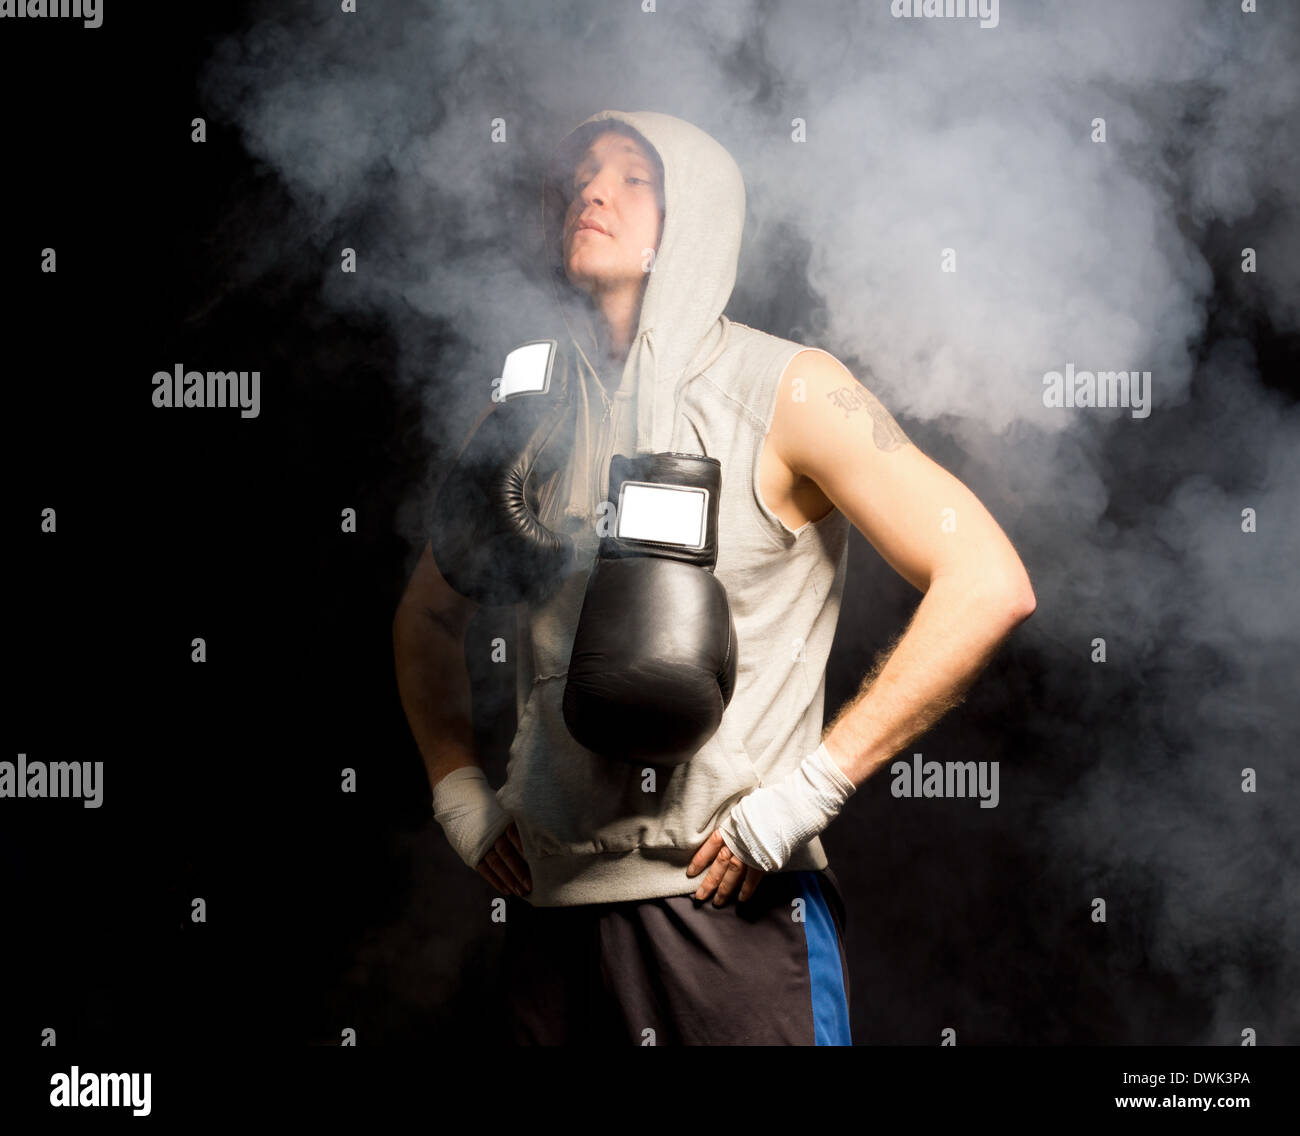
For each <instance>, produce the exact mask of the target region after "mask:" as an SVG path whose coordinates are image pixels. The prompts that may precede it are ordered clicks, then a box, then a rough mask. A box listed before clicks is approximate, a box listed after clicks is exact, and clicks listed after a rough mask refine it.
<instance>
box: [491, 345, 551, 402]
mask: <svg viewBox="0 0 1300 1136" xmlns="http://www.w3.org/2000/svg"><path fill="white" fill-rule="evenodd" d="M554 349H555V341H554V340H552V339H544V340H542V341H541V342H540V343H525V344H524V345H523V346H522V347H516V348H515V349H514V350H513V351H511V352H510V354H509V355H507V356H506V365H505V366H504V367H503V368H502V369H501V383H500V385H499V386H498V387H497V398H498V400H501V401H504V400H505V399H507V398H509V397H510V396H511V395H512V394H520V393H522V392H524V391H532V392H536V391H540V390H545V389H546V378H547V376H548V375H549V374H550V373H551V352H552V351H553V350H554Z"/></svg>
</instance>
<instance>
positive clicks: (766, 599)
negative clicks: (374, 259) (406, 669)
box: [497, 110, 849, 907]
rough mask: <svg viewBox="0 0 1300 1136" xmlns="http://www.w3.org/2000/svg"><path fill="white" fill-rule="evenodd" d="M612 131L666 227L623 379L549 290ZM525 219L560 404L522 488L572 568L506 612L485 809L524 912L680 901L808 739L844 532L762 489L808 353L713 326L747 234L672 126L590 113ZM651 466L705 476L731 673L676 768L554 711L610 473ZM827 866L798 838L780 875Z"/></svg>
mask: <svg viewBox="0 0 1300 1136" xmlns="http://www.w3.org/2000/svg"><path fill="white" fill-rule="evenodd" d="M609 121H618V122H622V123H625V124H627V125H629V126H631V127H633V128H634V129H635V130H636V131H638V132H639V134H640V135H641V136H642V138H643V139H644V140H645V143H647V144H648V148H649V149H652V150H653V152H655V153H657V155H658V157H659V160H660V161H661V162H662V165H663V177H664V209H665V217H664V226H663V233H662V236H661V238H660V243H659V249H658V253H657V255H656V257H655V259H654V262H653V270H652V271H651V272H650V273H649V274H648V275H649V279H648V281H647V283H646V287H645V293H644V297H643V301H642V305H641V313H640V319H639V323H638V326H637V332H636V336H635V339H634V340H633V342H632V344H631V347H630V349H629V351H628V355H627V359H626V362H625V363H624V364H623V366H622V372H621V374H609V373H607V374H605V375H604V376H601V375H600V374H599V371H598V366H597V365H595V364H597V348H596V337H595V332H594V323H593V316H592V313H591V309H590V308H589V306H588V305H587V303H586V297H584V296H581V294H580V293H578V292H577V290H576V289H574V288H572V286H570V285H569V284H568V282H567V281H566V280H565V278H564V275H563V267H562V263H561V251H560V242H561V240H562V236H563V233H562V225H563V213H564V208H565V206H566V205H567V202H568V195H569V192H570V190H569V184H570V179H571V177H572V170H573V164H574V162H575V160H576V158H577V157H578V156H579V155H580V154H581V153H582V152H583V151H585V149H586V147H587V146H588V145H589V144H590V142H591V140H592V139H593V138H594V137H595V135H596V134H598V133H599V132H600V130H601V129H602V128H604V127H602V124H606V123H608V122H609ZM542 212H543V241H544V244H545V247H546V249H547V256H548V258H549V266H548V267H549V269H550V272H551V279H552V282H553V283H554V285H555V293H556V297H555V298H556V307H557V312H556V315H555V332H554V333H553V335H552V337H553V338H555V339H556V340H557V341H558V350H557V356H556V361H555V364H554V366H555V369H556V373H557V374H558V375H559V377H560V381H561V382H563V383H564V384H566V385H567V386H568V387H569V388H570V390H571V391H572V392H573V395H574V398H573V400H572V401H573V406H574V413H573V415H572V421H571V422H569V423H568V428H567V430H565V431H560V432H559V433H558V435H557V436H556V437H557V440H556V441H555V442H554V443H551V442H548V448H547V451H545V452H544V453H543V454H542V456H541V459H540V460H539V462H538V468H537V470H536V471H535V474H534V476H533V478H532V479H531V480H532V481H533V482H534V484H533V485H532V486H531V487H530V489H531V492H532V493H533V496H534V500H535V502H536V504H537V506H538V511H539V515H540V519H541V520H542V521H543V523H546V524H548V525H549V526H550V527H551V528H553V529H557V530H559V529H563V530H565V531H568V532H570V533H571V534H573V536H574V538H575V542H576V544H577V545H578V548H579V556H578V558H577V562H576V567H575V568H574V570H573V571H572V573H571V574H570V575H568V576H567V577H566V579H565V580H564V582H563V584H562V586H561V587H560V589H559V590H558V592H557V593H556V594H555V595H554V596H552V598H550V599H549V600H547V601H546V602H545V603H542V604H538V605H531V606H530V605H523V604H521V605H518V606H517V608H516V617H517V619H516V622H517V630H518V636H517V640H516V644H517V645H516V665H517V712H518V728H517V731H516V733H515V736H514V740H513V742H512V743H511V746H510V754H509V761H508V764H507V771H506V782H505V784H504V785H503V786H502V788H501V789H500V790H499V791H498V794H497V796H498V799H499V801H500V802H501V805H502V807H503V808H504V809H505V810H506V811H507V812H508V813H510V814H511V816H512V817H513V818H514V820H515V822H516V824H517V826H518V828H519V833H520V836H521V839H522V842H523V847H524V857H525V859H526V860H527V861H528V864H529V867H530V869H531V873H532V879H533V890H532V892H531V893H530V895H529V897H528V898H529V900H530V902H531V903H533V904H534V905H535V906H540V907H549V906H569V905H574V904H586V903H612V902H619V901H625V900H639V899H650V898H654V897H658V896H669V895H684V894H688V893H690V892H693V891H694V890H695V889H696V888H697V887H698V886H699V881H700V878H701V877H699V876H696V877H694V878H691V877H688V876H687V875H686V866H687V864H689V863H690V861H691V859H692V857H693V856H694V854H695V852H696V850H697V849H698V848H699V846H700V845H701V844H702V843H703V842H704V841H705V840H706V839H707V838H708V836H709V835H710V834H711V833H712V832H713V831H714V829H716V828H717V826H718V825H719V824H720V823H721V822H722V820H723V819H724V818H725V817H726V815H727V813H728V812H729V811H730V809H731V808H732V806H734V805H735V804H736V802H737V801H738V800H740V798H741V797H743V796H744V795H745V794H747V793H748V792H750V791H751V790H752V789H754V788H756V787H758V786H760V785H764V784H768V783H769V782H772V781H776V780H778V779H780V778H781V777H783V776H785V775H786V774H787V773H790V772H792V771H793V770H794V769H796V768H797V767H798V766H799V764H800V763H801V762H802V760H803V759H804V757H805V756H806V755H807V754H809V753H811V752H812V751H813V750H815V749H816V748H817V746H818V744H819V743H820V741H821V731H822V725H823V711H824V700H825V686H826V660H827V657H828V655H829V654H830V649H831V641H832V639H833V638H834V634H835V625H836V623H837V621H838V618H839V609H840V597H841V594H842V591H843V585H844V577H845V572H846V569H847V556H848V528H849V524H848V521H847V519H846V518H845V517H844V515H843V514H842V513H840V512H839V510H838V509H832V510H831V511H830V512H829V513H828V514H827V515H826V516H824V517H822V518H820V519H819V520H816V521H812V522H809V523H807V524H804V525H802V526H801V527H800V528H798V529H795V530H792V529H791V528H790V527H789V526H788V525H787V524H786V523H785V522H784V521H782V520H781V519H780V518H779V517H777V516H776V515H775V514H774V513H773V512H772V511H771V510H770V509H769V508H768V507H767V504H766V503H765V502H764V501H763V498H762V496H761V494H760V492H759V484H758V470H759V456H760V454H761V452H762V448H763V444H764V441H765V438H766V435H767V433H768V430H769V428H770V427H771V424H772V419H773V416H774V413H775V410H776V397H777V390H778V386H779V384H780V381H781V377H782V374H783V372H784V371H785V369H786V366H787V364H788V363H789V362H790V360H791V359H792V358H793V357H794V355H796V354H797V353H798V352H799V351H802V350H805V347H804V345H802V344H799V343H796V342H794V341H792V340H788V339H781V338H778V337H776V336H772V335H768V334H767V333H765V332H761V331H758V330H755V329H754V328H750V327H746V326H745V325H743V324H739V323H736V322H734V321H731V320H728V319H727V317H726V316H724V315H723V314H722V313H723V309H724V308H725V307H726V304H727V301H728V300H729V298H730V296H731V291H732V288H733V286H734V284H735V279H736V267H737V260H738V258H739V254H740V243H741V230H742V228H743V226H744V220H745V189H744V181H743V179H742V177H741V173H740V170H739V168H738V167H737V165H736V163H735V161H734V159H733V158H732V157H731V155H730V154H729V153H728V152H727V151H726V150H725V149H724V148H723V147H722V146H721V145H720V144H719V143H718V142H716V141H715V140H714V139H713V138H712V137H710V136H709V135H708V134H706V133H704V132H703V131H702V130H700V129H699V128H697V127H695V126H693V125H691V124H690V123H688V122H685V121H683V120H681V119H678V118H674V117H672V116H670V115H666V114H660V113H657V112H651V111H635V112H624V111H615V110H605V111H600V112H599V113H598V114H595V115H593V116H592V117H591V118H589V119H587V120H585V122H583V123H581V124H580V125H579V126H578V127H577V128H576V129H575V130H574V131H573V132H572V133H571V134H570V135H568V137H567V138H566V139H565V141H564V143H562V144H561V146H560V147H559V149H558V150H557V154H556V158H555V160H554V161H553V162H552V164H551V166H550V168H549V169H548V172H547V175H546V176H545V177H544V179H543V210H542ZM607 371H608V368H607ZM663 451H676V452H679V453H699V454H705V455H708V456H709V457H714V458H717V459H718V460H719V461H720V462H721V465H722V491H721V498H720V502H719V525H718V560H717V567H716V569H715V574H716V576H717V578H718V580H719V581H721V583H722V584H723V586H724V587H725V588H726V591H727V597H728V601H729V603H730V605H731V611H732V617H733V619H734V620H735V625H736V633H737V639H738V645H739V657H738V663H737V675H736V686H735V692H734V694H733V696H732V700H731V703H730V704H729V706H728V707H727V710H726V712H725V713H724V715H723V718H722V724H721V726H720V728H719V729H718V731H717V732H716V733H715V734H714V736H713V737H712V738H711V739H709V741H708V742H706V743H705V745H704V746H703V747H702V748H701V749H700V750H699V751H698V752H697V753H696V754H695V755H694V756H693V757H692V758H691V759H690V760H689V761H688V762H686V763H685V764H683V765H680V766H676V767H673V768H650V767H637V766H633V765H630V764H627V763H623V762H617V761H612V760H610V759H608V758H604V757H601V756H599V755H597V754H594V753H592V752H591V751H590V750H588V749H586V748H585V747H583V746H581V745H579V744H578V743H577V742H576V741H574V740H573V738H572V736H571V735H570V734H569V732H568V728H567V727H566V726H565V723H564V717H563V714H562V711H561V705H562V698H563V695H564V685H565V676H566V674H567V670H568V665H569V655H570V653H571V651H572V647H573V640H574V634H575V631H576V628H577V625H578V620H579V618H580V616H581V613H582V602H583V597H584V595H585V591H586V585H587V576H588V574H589V572H590V569H591V565H592V563H593V561H594V558H595V554H596V549H597V545H598V543H599V538H598V535H597V530H596V522H597V519H598V509H599V508H600V506H601V504H602V503H603V502H604V501H605V497H606V494H607V492H608V483H609V460H610V457H611V456H612V455H613V454H615V453H624V454H632V453H634V452H641V453H645V452H651V453H659V452H663ZM826 865H827V860H826V854H825V851H824V850H823V848H822V843H821V840H820V838H814V839H812V840H811V841H809V842H808V843H807V844H806V845H804V846H803V847H802V848H801V849H800V850H799V851H798V852H797V853H796V855H795V856H794V858H793V859H792V860H791V862H790V863H789V864H788V865H787V866H786V868H785V870H786V871H795V870H799V869H816V868H823V867H826ZM760 887H761V884H760Z"/></svg>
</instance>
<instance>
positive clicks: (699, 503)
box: [615, 481, 709, 548]
mask: <svg viewBox="0 0 1300 1136" xmlns="http://www.w3.org/2000/svg"><path fill="white" fill-rule="evenodd" d="M708 503H709V491H708V490H707V489H700V488H697V487H694V486H686V485H654V484H652V483H650V482H648V481H625V482H623V484H622V486H621V487H620V489H619V493H618V529H617V531H616V533H615V535H616V536H617V537H618V538H619V539H620V540H652V541H655V542H656V543H657V544H677V545H681V547H683V548H703V547H704V537H705V535H706V534H705V523H706V522H705V518H706V508H707V506H708Z"/></svg>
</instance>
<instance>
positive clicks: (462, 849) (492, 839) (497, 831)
mask: <svg viewBox="0 0 1300 1136" xmlns="http://www.w3.org/2000/svg"><path fill="white" fill-rule="evenodd" d="M433 819H434V820H436V821H437V822H438V823H439V824H440V825H442V831H443V832H445V833H446V834H447V839H448V840H449V841H450V842H451V846H452V847H453V848H454V849H455V850H456V854H457V855H458V856H460V858H461V859H462V860H464V861H465V863H466V864H468V865H469V866H470V867H471V868H477V867H478V865H479V862H480V861H481V860H482V859H483V857H484V856H486V855H487V854H488V852H489V851H490V850H491V848H492V845H494V844H495V843H496V842H497V838H498V837H499V836H500V835H501V834H502V833H503V832H505V830H506V829H507V828H509V827H510V814H509V813H508V812H506V811H505V809H503V808H502V807H501V805H500V803H499V802H498V801H497V795H496V793H494V792H493V791H492V788H491V787H490V786H489V785H488V782H487V775H486V774H485V773H484V772H483V770H482V769H480V768H479V767H478V766H477V765H466V766H463V767H462V768H460V769H453V770H452V771H451V772H450V773H448V774H447V775H446V776H445V777H443V778H442V779H441V780H440V781H439V782H438V784H436V785H435V786H434V787H433Z"/></svg>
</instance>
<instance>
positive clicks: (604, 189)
mask: <svg viewBox="0 0 1300 1136" xmlns="http://www.w3.org/2000/svg"><path fill="white" fill-rule="evenodd" d="M571 190H572V194H573V196H572V200H571V201H570V203H569V209H568V212H567V213H566V214H565V215H564V270H565V274H566V275H567V276H568V278H569V280H570V281H571V282H572V283H573V284H575V285H576V286H577V287H579V288H581V289H582V290H583V291H584V292H588V293H590V294H592V295H593V296H594V295H596V294H597V293H599V292H607V291H609V292H612V291H620V290H622V289H624V288H627V287H629V286H634V287H640V286H641V285H642V284H644V283H645V279H646V267H647V264H648V260H649V258H648V254H647V253H646V251H645V250H646V249H658V247H659V238H660V236H661V235H662V234H663V221H664V209H663V195H664V188H663V180H662V178H661V176H660V175H659V173H658V169H657V166H656V163H655V162H654V161H652V160H651V157H650V155H649V154H648V153H647V152H646V150H645V147H643V146H641V145H640V144H639V143H637V142H636V141H635V140H634V139H632V138H629V137H628V136H627V135H626V134H619V133H617V132H615V131H609V132H606V133H604V134H600V135H598V136H597V137H596V138H595V139H594V140H593V141H592V143H591V146H590V147H589V148H588V150H587V152H586V154H585V155H583V156H582V157H581V158H579V159H578V164H577V166H575V167H574V171H573V185H572V186H571ZM589 225H596V226H599V228H590V227H587V226H589ZM602 229H603V230H604V231H603V232H602V231H601V230H602Z"/></svg>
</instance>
